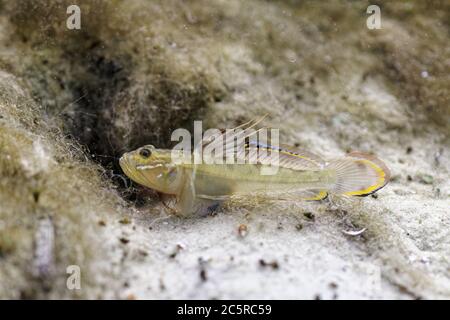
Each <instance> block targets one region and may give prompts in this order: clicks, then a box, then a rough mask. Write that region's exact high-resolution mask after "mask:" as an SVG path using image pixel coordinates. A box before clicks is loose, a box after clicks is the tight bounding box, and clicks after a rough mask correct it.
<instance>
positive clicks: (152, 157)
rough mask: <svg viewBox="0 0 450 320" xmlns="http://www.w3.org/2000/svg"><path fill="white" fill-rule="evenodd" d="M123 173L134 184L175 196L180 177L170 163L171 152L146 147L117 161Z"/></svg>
mask: <svg viewBox="0 0 450 320" xmlns="http://www.w3.org/2000/svg"><path fill="white" fill-rule="evenodd" d="M119 164H120V167H121V168H122V170H123V172H124V173H125V174H126V175H127V176H128V177H129V178H130V179H131V180H133V181H134V182H137V183H139V184H140V185H143V186H145V187H148V188H151V189H154V190H157V191H159V192H163V193H169V194H176V193H177V190H178V189H179V188H180V184H181V181H180V179H181V175H180V174H179V169H178V166H176V165H174V164H173V163H172V161H171V150H166V149H156V148H155V147H154V146H152V145H146V146H143V147H141V148H138V149H136V150H134V151H131V152H127V153H125V154H123V155H122V157H121V158H120V159H119Z"/></svg>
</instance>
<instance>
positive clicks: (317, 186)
mask: <svg viewBox="0 0 450 320" xmlns="http://www.w3.org/2000/svg"><path fill="white" fill-rule="evenodd" d="M272 169H275V171H274V174H262V172H261V170H262V166H261V165H257V164H222V165H214V164H211V165H208V164H200V165H197V166H196V167H195V178H194V179H195V180H194V187H195V193H196V195H197V196H198V197H205V198H214V197H217V198H224V197H227V196H231V195H240V196H245V195H260V196H267V197H269V198H277V197H282V196H283V194H286V193H289V194H291V195H294V194H297V195H298V198H299V199H301V198H302V196H303V195H302V194H303V193H305V192H306V193H307V194H308V196H307V197H306V198H309V197H310V196H311V193H316V192H317V190H325V189H329V188H330V186H332V185H333V184H334V183H335V181H336V174H335V172H334V170H326V169H317V170H294V169H291V168H283V167H278V168H272ZM185 170H193V167H192V166H190V165H189V166H186V167H185ZM312 190H314V191H313V192H311V191H312ZM306 193H305V194H306Z"/></svg>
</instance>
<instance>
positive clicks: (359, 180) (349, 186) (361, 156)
mask: <svg viewBox="0 0 450 320" xmlns="http://www.w3.org/2000/svg"><path fill="white" fill-rule="evenodd" d="M327 168H330V169H334V170H336V183H335V185H334V186H333V187H332V188H331V191H332V192H333V193H335V194H343V195H347V196H360V197H364V196H368V195H370V194H372V193H374V192H376V191H377V190H379V189H381V188H383V187H384V186H385V185H386V184H387V183H388V181H389V178H390V176H391V174H390V171H389V169H388V167H387V166H386V165H385V164H384V162H383V161H381V160H380V159H378V158H377V157H374V156H371V155H369V154H365V153H361V152H352V153H349V154H348V155H347V156H346V157H344V158H342V159H338V160H333V161H330V162H329V163H328V164H327Z"/></svg>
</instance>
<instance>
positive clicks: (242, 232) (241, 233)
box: [238, 224, 248, 238]
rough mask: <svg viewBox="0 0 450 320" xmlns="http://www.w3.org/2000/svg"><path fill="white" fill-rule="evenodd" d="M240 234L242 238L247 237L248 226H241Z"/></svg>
mask: <svg viewBox="0 0 450 320" xmlns="http://www.w3.org/2000/svg"><path fill="white" fill-rule="evenodd" d="M238 233H239V236H241V237H242V238H244V237H246V236H247V234H248V227H247V225H246V224H241V225H239V228H238Z"/></svg>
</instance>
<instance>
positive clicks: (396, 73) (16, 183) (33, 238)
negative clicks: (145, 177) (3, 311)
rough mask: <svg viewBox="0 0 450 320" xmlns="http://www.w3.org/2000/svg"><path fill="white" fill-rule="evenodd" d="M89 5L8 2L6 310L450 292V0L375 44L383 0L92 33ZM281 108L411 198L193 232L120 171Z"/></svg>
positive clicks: (316, 207)
mask: <svg viewBox="0 0 450 320" xmlns="http://www.w3.org/2000/svg"><path fill="white" fill-rule="evenodd" d="M72 4H73V1H47V0H42V1H27V0H19V1H5V0H3V1H1V2H0V262H1V263H0V297H1V298H311V299H312V298H329V299H333V298H436V297H437V298H448V297H450V269H449V268H448V257H449V256H450V231H449V229H448V225H449V224H450V216H449V211H448V208H449V204H450V185H449V179H448V177H449V167H450V162H449V156H448V154H449V152H450V149H449V147H448V146H449V145H450V134H449V133H450V125H449V123H450V108H449V99H450V85H449V83H450V81H449V80H450V79H449V72H448V71H449V70H450V46H449V45H448V43H449V32H448V28H449V21H450V6H449V5H448V4H447V3H446V2H436V3H434V2H422V1H409V2H396V3H392V2H382V3H381V4H380V7H381V29H374V30H371V29H369V28H367V26H366V19H367V18H368V16H369V15H368V14H367V13H366V9H367V7H368V5H369V3H365V2H357V3H355V2H350V1H335V2H332V3H322V2H316V1H258V0H251V1H238V0H233V1H206V0H205V1H188V2H186V1H181V0H179V1H178V0H169V1H144V0H131V1H100V0H83V1H77V5H78V6H79V8H80V10H81V28H80V29H79V30H77V29H74V30H72V29H68V28H67V26H66V20H67V18H68V17H69V15H70V14H68V13H67V8H68V6H69V5H72ZM266 113H268V117H267V119H266V120H264V124H265V125H270V126H272V127H276V128H280V129H281V136H280V139H281V140H282V142H284V143H290V144H296V145H299V146H301V147H303V148H306V149H308V150H309V151H312V152H316V153H319V154H321V155H323V156H324V157H327V158H333V157H339V156H341V155H342V154H344V153H345V152H347V151H349V150H354V149H358V150H361V151H365V152H369V153H374V154H377V155H378V156H379V157H380V158H382V159H384V160H385V162H386V163H387V164H388V166H389V167H390V168H391V171H392V173H393V179H392V181H391V183H390V184H389V185H388V186H387V187H386V188H384V189H383V190H382V191H380V192H379V193H377V197H376V198H375V197H374V198H372V197H368V198H365V199H360V200H348V199H344V200H343V199H331V200H330V201H329V202H325V203H319V204H311V203H301V202H299V203H291V204H278V205H268V204H267V205H266V204H259V205H253V206H248V207H239V206H236V207H234V206H233V207H231V206H230V207H229V208H228V207H227V208H223V209H222V212H219V214H218V215H216V216H214V217H203V218H191V219H179V218H176V217H172V216H170V215H169V216H166V214H165V213H164V212H165V207H164V204H163V203H162V201H160V199H159V198H158V197H156V196H155V195H154V194H152V193H149V192H147V191H145V190H143V189H142V188H140V187H138V186H135V185H132V184H131V182H130V181H129V180H128V179H127V178H126V177H125V176H123V175H122V172H121V171H120V169H119V166H118V164H117V158H118V157H119V156H120V155H121V154H122V153H123V152H125V151H128V150H131V149H135V148H137V147H139V146H142V145H144V144H149V143H151V144H154V145H156V146H158V147H168V146H170V145H171V144H172V142H171V141H170V135H171V132H172V131H173V130H174V129H176V128H180V127H183V128H187V129H192V125H193V120H203V121H204V129H206V127H208V126H210V127H219V128H222V127H233V126H235V125H237V124H240V123H243V122H245V121H246V120H249V119H253V118H255V117H258V116H261V115H263V114H266ZM424 177H425V178H424ZM308 217H314V219H311V218H308ZM124 222H126V223H124ZM242 225H245V226H246V227H245V230H246V236H245V237H242V236H239V234H240V231H239V230H240V229H241V226H242ZM299 226H300V227H299ZM364 228H365V231H364V232H362V233H359V232H356V231H358V230H363V229H364ZM352 234H354V236H351V235H352ZM261 261H262V262H261ZM71 266H72V267H71ZM73 266H75V269H73ZM271 266H277V267H271ZM77 267H79V270H80V271H81V278H80V279H81V282H80V284H81V288H80V289H77V288H73V287H72V286H71V283H72V282H71V281H73V280H74V279H73V278H71V277H70V276H71V275H72V272H73V270H77ZM68 268H69V269H68ZM68 281H69V282H68ZM74 283H75V282H74ZM72 284H73V283H72Z"/></svg>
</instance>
